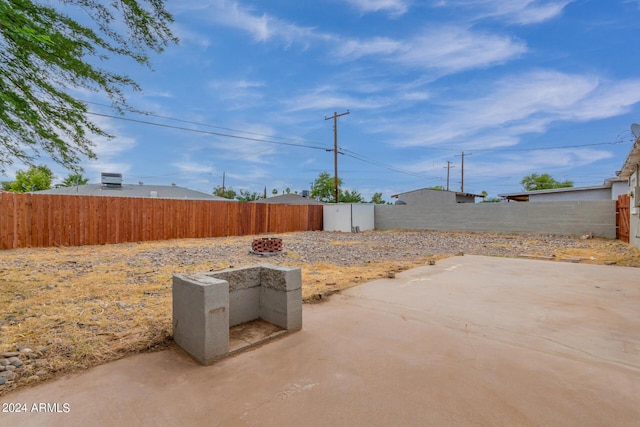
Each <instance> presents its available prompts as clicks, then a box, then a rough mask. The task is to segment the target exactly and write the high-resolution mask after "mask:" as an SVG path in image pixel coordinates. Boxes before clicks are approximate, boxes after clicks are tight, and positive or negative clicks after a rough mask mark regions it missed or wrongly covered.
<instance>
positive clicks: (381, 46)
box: [336, 37, 403, 61]
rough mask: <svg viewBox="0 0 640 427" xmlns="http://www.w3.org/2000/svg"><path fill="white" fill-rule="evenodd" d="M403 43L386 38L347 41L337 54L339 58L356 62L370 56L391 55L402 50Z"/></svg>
mask: <svg viewBox="0 0 640 427" xmlns="http://www.w3.org/2000/svg"><path fill="white" fill-rule="evenodd" d="M402 46H403V45H402V43H401V42H398V41H395V40H392V39H389V38H386V37H374V38H372V39H370V40H365V41H361V40H355V39H353V40H345V41H344V42H342V43H341V44H340V48H339V49H338V51H337V52H336V54H337V55H338V57H340V58H344V59H348V60H350V61H353V60H356V59H358V58H361V57H363V56H369V55H391V54H393V53H396V52H398V51H399V50H400V49H402Z"/></svg>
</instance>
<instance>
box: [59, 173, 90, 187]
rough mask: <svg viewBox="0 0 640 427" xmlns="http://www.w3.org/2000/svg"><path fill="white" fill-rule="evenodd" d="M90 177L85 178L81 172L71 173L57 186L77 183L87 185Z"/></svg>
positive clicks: (68, 185) (73, 185)
mask: <svg viewBox="0 0 640 427" xmlns="http://www.w3.org/2000/svg"><path fill="white" fill-rule="evenodd" d="M88 183H89V178H85V177H84V176H82V174H81V173H71V174H69V176H67V177H66V178H65V179H64V180H63V181H62V182H61V183H60V184H58V185H56V187H75V186H76V185H86V184H88Z"/></svg>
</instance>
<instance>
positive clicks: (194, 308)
mask: <svg viewBox="0 0 640 427" xmlns="http://www.w3.org/2000/svg"><path fill="white" fill-rule="evenodd" d="M172 293H173V340H174V341H175V342H176V344H178V345H179V346H180V347H182V348H183V349H184V350H185V351H186V352H187V353H189V354H190V355H192V356H193V357H194V358H195V359H196V360H197V361H199V362H200V363H202V364H204V365H208V364H209V363H211V362H213V361H214V360H216V359H218V358H220V357H221V356H223V355H225V354H227V353H229V283H227V282H226V281H224V280H220V279H215V278H213V277H209V276H207V275H206V274H205V273H199V274H177V275H175V276H173V290H172Z"/></svg>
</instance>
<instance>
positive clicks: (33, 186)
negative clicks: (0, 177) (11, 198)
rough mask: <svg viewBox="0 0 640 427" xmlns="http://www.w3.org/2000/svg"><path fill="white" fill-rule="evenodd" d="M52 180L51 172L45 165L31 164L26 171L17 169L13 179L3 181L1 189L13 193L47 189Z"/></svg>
mask: <svg viewBox="0 0 640 427" xmlns="http://www.w3.org/2000/svg"><path fill="white" fill-rule="evenodd" d="M52 181H53V172H51V169H49V168H48V167H47V166H45V165H39V166H31V167H30V168H29V170H27V171H26V172H25V171H18V173H16V180H15V181H11V182H3V183H2V189H3V190H6V191H12V192H14V193H27V192H30V191H40V190H48V189H50V188H51V182H52Z"/></svg>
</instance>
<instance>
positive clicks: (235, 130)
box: [82, 101, 320, 144]
mask: <svg viewBox="0 0 640 427" xmlns="http://www.w3.org/2000/svg"><path fill="white" fill-rule="evenodd" d="M82 102H84V103H85V104H92V105H99V106H101V107H107V108H113V107H111V106H110V105H107V104H101V103H99V102H91V101H82ZM136 113H137V114H141V115H144V116H151V117H156V118H159V119H164V120H171V121H174V122H179V123H187V124H190V125H196V126H204V127H209V128H213V129H222V130H228V131H231V132H237V133H245V134H248V135H256V136H264V137H267V138H275V139H282V140H285V141H300V142H308V143H312V144H320V143H319V142H314V141H305V140H303V139H301V138H288V137H284V136H277V135H265V134H262V133H257V132H250V131H246V130H239V129H232V128H228V127H223V126H216V125H211V124H208V123H202V122H195V121H192V120H184V119H176V118H175V117H169V116H163V115H160V114H155V113H151V112H136ZM90 114H96V113H90ZM317 129H320V128H316V129H314V130H317ZM311 132H313V130H312V131H311Z"/></svg>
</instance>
